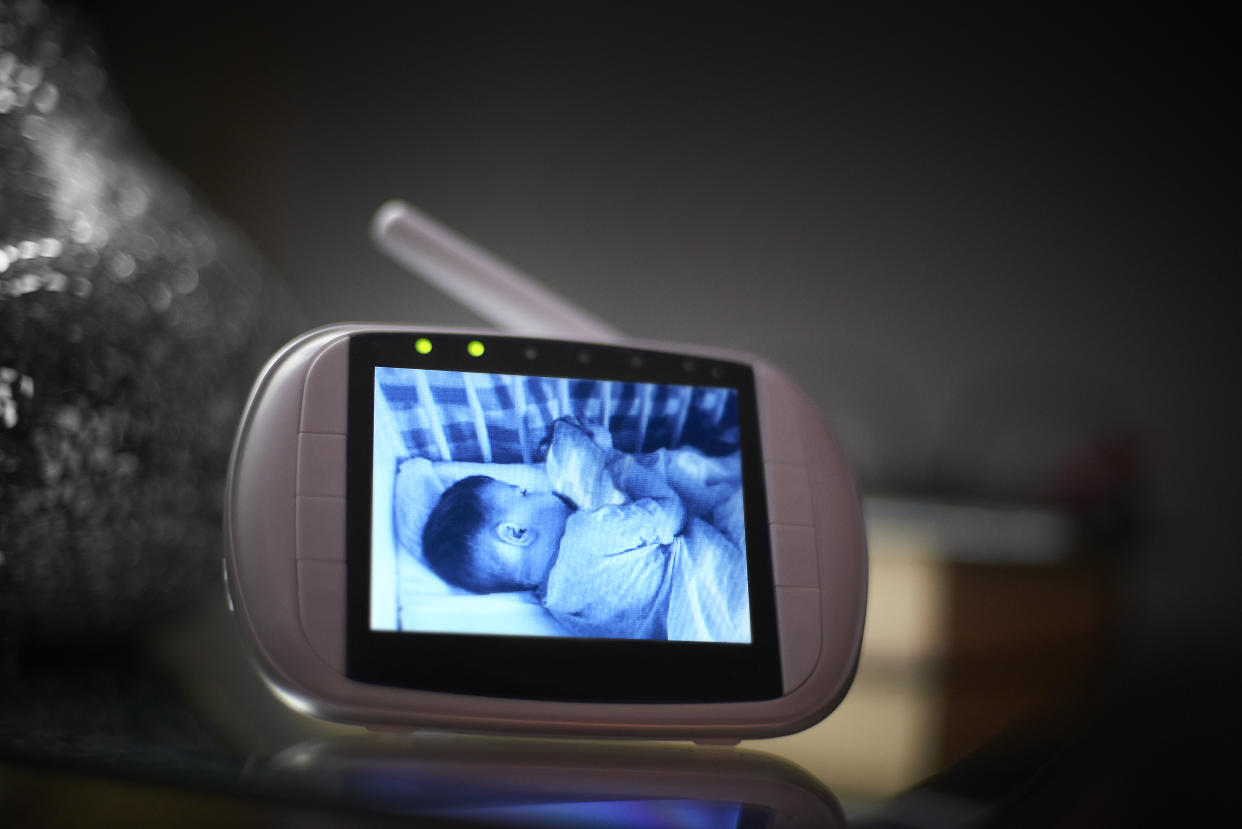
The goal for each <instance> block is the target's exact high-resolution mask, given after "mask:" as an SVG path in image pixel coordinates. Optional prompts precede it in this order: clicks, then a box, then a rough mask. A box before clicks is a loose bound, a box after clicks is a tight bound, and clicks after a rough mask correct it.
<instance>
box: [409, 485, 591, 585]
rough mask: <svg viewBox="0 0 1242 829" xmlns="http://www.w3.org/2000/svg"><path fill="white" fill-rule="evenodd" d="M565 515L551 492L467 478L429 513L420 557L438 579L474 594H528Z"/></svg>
mask: <svg viewBox="0 0 1242 829" xmlns="http://www.w3.org/2000/svg"><path fill="white" fill-rule="evenodd" d="M570 512H572V508H571V507H570V506H569V505H568V504H567V503H566V502H565V501H563V500H562V499H561V497H560V496H558V495H557V494H556V493H554V492H531V491H528V490H524V489H522V488H521V487H517V486H514V485H512V484H506V483H504V482H502V481H498V480H496V479H495V478H491V477H488V476H487V475H471V476H470V477H468V478H463V479H461V480H460V481H458V482H457V483H455V484H453V485H452V486H450V487H449V488H448V489H446V490H445V491H444V494H443V495H441V496H440V500H439V501H437V502H436V505H435V507H434V508H433V509H432V510H431V515H430V516H428V518H427V525H426V526H425V527H424V528H423V556H424V557H425V558H426V559H427V563H428V564H429V565H430V566H431V569H433V570H434V571H435V572H436V573H437V574H438V575H439V576H440V578H442V579H444V580H445V581H446V582H448V583H449V584H453V585H456V586H458V587H464V588H465V589H467V590H470V591H472V592H474V593H495V592H498V591H502V590H528V589H530V588H532V587H536V586H538V585H539V583H540V582H541V581H542V580H543V576H544V573H545V572H546V571H547V569H548V565H549V564H550V563H551V561H552V558H553V557H554V556H555V555H556V551H557V548H558V547H559V546H560V543H561V536H562V535H563V534H564V532H565V521H566V520H567V519H568V518H569V514H570Z"/></svg>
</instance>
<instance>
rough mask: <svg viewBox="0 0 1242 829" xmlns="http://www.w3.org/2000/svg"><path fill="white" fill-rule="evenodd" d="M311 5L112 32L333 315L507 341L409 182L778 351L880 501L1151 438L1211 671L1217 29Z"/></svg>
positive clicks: (1219, 155)
mask: <svg viewBox="0 0 1242 829" xmlns="http://www.w3.org/2000/svg"><path fill="white" fill-rule="evenodd" d="M311 5H313V4H308V5H307V7H304V6H303V5H302V4H288V5H287V7H285V8H282V7H281V6H280V4H276V5H275V6H273V5H263V7H262V8H260V9H258V10H256V9H254V8H252V7H251V5H249V4H238V3H223V4H208V5H201V4H200V5H197V6H195V8H194V11H193V12H187V11H185V10H182V9H180V8H174V7H173V4H158V3H120V4H115V3H109V4H106V5H99V6H98V7H95V6H94V5H89V4H88V5H87V6H84V7H83V13H84V14H87V15H88V16H89V17H91V18H92V19H93V20H94V21H95V23H96V25H98V26H99V29H100V32H101V35H102V38H103V42H104V44H105V49H106V50H107V55H106V60H107V63H108V64H109V65H110V66H111V68H112V71H113V80H114V82H115V83H116V85H117V87H118V89H119V91H120V93H121V95H122V97H123V99H125V100H126V101H127V102H128V104H129V106H130V107H131V109H132V112H133V115H134V118H135V120H136V121H137V122H138V124H139V126H140V128H141V129H142V130H143V132H144V133H145V134H146V135H147V136H148V138H149V140H150V141H151V143H152V144H153V146H154V147H155V149H156V150H157V152H159V153H160V154H161V155H163V156H164V157H165V158H166V159H167V160H168V161H170V162H171V163H172V164H173V165H174V166H176V167H177V168H179V169H180V170H182V171H183V172H184V173H185V174H186V175H187V176H188V177H189V178H190V179H191V180H192V181H193V182H194V184H195V185H196V186H197V187H198V188H199V189H200V190H201V191H202V192H203V194H204V195H205V196H206V198H207V199H208V200H209V201H210V202H212V203H213V204H214V205H215V206H216V207H217V208H218V209H219V210H220V211H221V212H222V213H223V214H225V215H227V216H229V217H231V218H232V219H233V220H234V221H235V222H236V223H237V224H238V225H239V226H240V227H241V229H242V230H243V231H244V232H245V233H246V234H247V235H248V236H249V237H250V238H251V239H252V240H253V241H254V242H255V243H256V245H257V246H258V247H259V248H260V249H261V250H262V251H263V252H264V253H265V254H266V255H267V256H268V257H269V258H270V261H271V262H272V264H273V266H274V268H275V269H276V270H277V271H278V272H279V273H281V274H282V275H283V277H284V278H285V279H286V280H287V281H288V283H289V285H290V286H291V288H292V291H293V293H294V294H295V295H296V296H297V297H298V299H299V300H300V302H301V303H302V304H303V306H304V307H305V309H306V311H307V313H308V316H309V317H310V318H311V320H312V321H313V322H326V321H329V320H335V319H387V320H395V319H401V320H411V321H426V322H429V323H440V324H472V323H475V322H477V320H475V319H474V318H473V317H472V316H471V315H470V314H469V313H468V312H466V311H464V310H462V309H460V308H458V307H457V306H455V305H453V304H452V303H451V302H450V301H449V300H447V299H444V298H442V297H440V296H439V295H437V294H436V293H434V292H433V291H432V290H431V289H429V288H426V287H424V286H423V285H421V284H420V283H418V282H417V281H416V280H414V279H413V278H411V277H409V276H408V275H406V274H404V273H403V272H402V271H400V269H399V268H397V267H396V266H395V265H393V264H391V263H389V262H388V261H387V260H385V259H384V258H382V257H381V256H380V255H379V254H378V253H376V252H375V251H374V250H373V249H372V247H371V245H370V243H369V241H368V240H367V238H366V225H367V222H368V219H369V217H370V215H371V213H372V212H373V210H374V209H375V208H376V207H377V206H378V205H379V204H380V203H381V202H383V201H384V200H386V199H389V198H393V197H399V198H404V199H407V200H409V201H411V202H413V203H415V204H417V205H419V206H420V207H422V208H423V209H425V210H426V211H428V212H430V213H431V214H433V215H435V216H437V217H439V218H440V219H441V220H443V221H444V222H445V223H447V224H448V225H450V226H452V227H455V228H456V229H458V230H460V231H461V232H463V233H465V234H466V235H468V236H470V237H472V238H474V239H475V240H477V241H479V242H480V243H482V244H483V245H485V246H486V247H488V248H490V249H491V250H493V251H495V252H497V253H499V254H500V255H502V256H503V257H505V258H507V259H508V260H509V261H511V262H513V263H515V264H517V265H518V266H520V267H521V268H523V269H524V270H526V271H527V272H529V273H531V274H534V275H536V276H538V277H540V278H542V279H544V280H546V281H547V282H548V283H550V284H551V285H553V286H554V287H556V288H557V289H559V290H561V291H563V292H564V293H565V294H566V295H568V296H569V297H570V298H571V299H574V300H576V301H578V302H580V303H582V304H584V305H587V306H589V307H591V308H592V309H594V310H596V311H597V312H600V313H603V314H604V315H605V316H607V317H609V318H610V319H611V320H612V321H613V322H614V323H615V324H617V325H618V326H620V327H621V328H622V329H623V330H625V331H627V332H629V333H632V334H634V335H638V336H642V337H651V338H661V339H670V340H683V341H687V342H696V341H698V342H710V343H716V344H724V345H732V346H736V347H740V348H743V349H748V350H752V351H755V352H758V353H761V354H763V355H765V356H767V357H769V358H771V359H772V360H774V361H776V362H777V363H780V364H783V365H784V366H785V367H786V368H788V369H789V370H790V371H791V372H792V373H793V374H794V375H795V376H796V377H797V378H799V379H800V380H801V381H802V382H803V383H805V384H806V385H807V387H808V388H809V389H810V390H811V391H812V393H813V394H814V395H815V396H816V397H817V398H818V399H819V401H820V402H821V403H822V404H823V405H824V406H825V408H826V409H827V410H828V411H829V413H830V414H831V416H832V417H833V419H834V421H835V423H836V425H837V427H838V429H839V431H840V432H841V434H842V437H843V439H844V441H845V443H846V445H847V448H848V450H849V451H850V453H851V455H852V457H853V458H854V460H855V463H856V465H857V467H858V470H859V473H860V476H861V477H862V479H863V481H864V483H865V484H866V485H867V487H868V489H869V490H872V491H881V490H889V491H898V492H915V493H933V494H954V495H965V496H967V497H972V498H996V497H1003V498H1029V497H1036V496H1043V495H1046V494H1048V493H1049V492H1050V491H1051V490H1053V489H1054V488H1055V485H1056V482H1057V481H1058V480H1062V479H1063V478H1064V475H1065V470H1066V469H1069V468H1072V467H1074V465H1075V463H1076V462H1077V463H1083V462H1084V460H1083V459H1084V458H1086V459H1088V461H1087V462H1089V459H1090V458H1092V457H1095V455H1094V454H1093V453H1095V452H1096V451H1097V450H1098V449H1099V448H1100V447H1112V448H1117V447H1120V450H1119V451H1120V452H1121V453H1122V454H1123V455H1124V456H1125V458H1126V459H1127V460H1126V461H1125V462H1124V463H1123V464H1122V465H1123V466H1124V465H1125V463H1131V464H1132V467H1127V468H1128V469H1129V468H1132V469H1134V470H1138V471H1137V472H1134V473H1132V474H1133V476H1134V478H1135V480H1136V481H1137V482H1138V483H1137V485H1136V487H1135V489H1136V490H1137V491H1139V492H1141V493H1144V494H1142V495H1140V496H1139V497H1138V498H1137V499H1136V502H1135V503H1136V504H1138V507H1137V509H1138V510H1139V511H1140V512H1141V514H1142V515H1143V516H1144V518H1145V523H1144V524H1143V528H1144V532H1143V533H1142V535H1141V537H1140V540H1139V542H1138V543H1136V544H1135V545H1133V546H1134V550H1133V551H1132V553H1131V555H1133V556H1134V558H1133V561H1134V563H1135V564H1134V568H1133V569H1132V571H1131V572H1132V573H1133V574H1134V581H1133V587H1134V590H1133V593H1132V595H1133V597H1134V600H1135V602H1137V604H1138V605H1139V606H1140V607H1141V608H1142V610H1143V611H1144V612H1143V613H1141V614H1139V616H1140V617H1141V618H1142V619H1144V620H1145V621H1144V624H1146V625H1148V628H1149V630H1150V631H1155V632H1158V631H1171V630H1178V631H1181V630H1188V631H1193V633H1192V635H1191V637H1190V638H1188V639H1187V638H1183V637H1178V641H1179V643H1181V644H1179V645H1178V647H1182V646H1183V644H1184V643H1185V642H1186V641H1191V642H1195V643H1200V644H1203V645H1204V653H1206V654H1208V658H1211V654H1212V653H1213V652H1214V650H1213V649H1214V648H1216V647H1217V646H1218V645H1217V644H1216V643H1213V642H1212V641H1211V638H1210V636H1206V635H1201V634H1202V633H1203V632H1204V631H1212V632H1213V633H1212V635H1215V634H1216V633H1218V632H1220V631H1221V630H1223V629H1225V628H1228V627H1229V626H1228V625H1227V624H1226V622H1227V620H1228V619H1230V618H1232V614H1231V613H1230V612H1229V607H1230V601H1231V599H1230V598H1229V597H1230V595H1231V593H1232V591H1231V589H1230V588H1229V587H1228V586H1227V585H1230V584H1232V582H1231V580H1230V579H1228V578H1225V576H1227V575H1233V574H1235V573H1236V571H1237V565H1236V564H1235V561H1236V551H1237V543H1236V532H1235V531H1234V529H1233V527H1232V526H1230V524H1229V523H1228V522H1227V521H1226V520H1224V516H1226V515H1227V514H1228V510H1229V508H1230V507H1231V506H1232V504H1233V503H1234V502H1235V501H1236V497H1237V496H1238V495H1239V494H1242V493H1239V487H1238V485H1237V483H1236V480H1237V479H1236V474H1235V470H1236V469H1237V468H1238V466H1239V462H1240V461H1242V457H1240V455H1242V453H1240V452H1239V441H1238V440H1237V438H1236V436H1235V429H1236V426H1235V422H1236V420H1237V414H1238V411H1239V406H1238V402H1239V401H1238V392H1237V385H1238V376H1239V372H1238V368H1239V366H1238V355H1239V353H1240V349H1239V346H1240V345H1242V343H1240V342H1239V336H1238V334H1237V320H1238V308H1239V303H1238V298H1239V292H1238V289H1237V285H1236V281H1237V275H1238V265H1239V262H1238V258H1239V257H1238V244H1237V228H1238V226H1239V224H1238V219H1239V215H1238V212H1239V211H1238V207H1237V198H1236V192H1237V185H1238V175H1237V173H1238V170H1237V160H1236V153H1235V148H1236V147H1237V146H1238V143H1239V142H1238V137H1239V136H1238V133H1237V129H1236V127H1234V126H1233V125H1232V122H1231V120H1230V118H1229V111H1230V110H1231V109H1234V108H1236V107H1234V106H1233V105H1232V104H1231V103H1230V102H1231V100H1232V99H1233V98H1234V97H1236V95H1234V94H1233V91H1232V88H1231V87H1230V86H1229V82H1228V80H1227V78H1229V77H1231V76H1232V75H1233V74H1234V72H1233V71H1232V70H1235V69H1236V63H1237V60H1236V56H1235V55H1234V54H1232V52H1233V51H1235V50H1233V49H1232V48H1231V46H1232V44H1230V43H1229V42H1227V38H1226V36H1225V32H1226V31H1228V27H1227V26H1226V25H1225V23H1224V21H1223V20H1219V19H1212V18H1211V17H1200V16H1193V15H1190V14H1184V15H1181V16H1178V17H1176V18H1174V19H1167V18H1163V19H1157V18H1132V17H1124V16H1116V15H1105V14H1099V15H1095V16H1089V15H1084V14H1081V13H1079V12H1077V11H1075V12H1072V13H1060V14H1052V13H1048V12H1044V11H1042V10H1040V11H1031V12H1025V13H1023V12H1006V13H1003V14H1002V13H998V12H992V11H985V12H972V13H967V12H963V11H955V12H954V13H951V14H949V13H943V14H942V12H941V10H940V9H938V8H928V7H924V6H920V5H916V4H911V5H909V6H885V7H883V8H874V7H868V10H867V11H865V12H862V11H859V10H857V9H843V10H833V11H829V12H827V13H823V14H816V15H811V14H810V13H809V12H804V11H801V10H797V9H795V8H794V7H789V8H770V7H764V8H763V10H762V11H761V10H760V8H759V7H758V6H754V5H745V6H741V5H737V6H734V5H725V6H721V5H718V4H681V5H677V6H676V7H673V8H669V7H666V5H665V4H646V5H640V6H638V7H637V8H635V7H633V6H632V5H631V4H586V5H582V6H579V5H576V4H548V3H541V4H533V5H530V4H508V3H494V4H479V3H420V4H402V5H400V6H399V7H396V8H390V6H389V4H376V3H365V2H364V3H357V2H354V3H348V4H338V5H335V6H330V7H326V8H320V7H319V6H318V5H313V8H312V7H310V6H311ZM393 5H394V6H395V4H393ZM1126 474H1131V473H1126ZM1192 597H1193V598H1192ZM1222 626H1223V627H1222Z"/></svg>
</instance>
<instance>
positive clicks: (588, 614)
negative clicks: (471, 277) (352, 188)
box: [227, 326, 866, 739]
mask: <svg viewBox="0 0 1242 829" xmlns="http://www.w3.org/2000/svg"><path fill="white" fill-rule="evenodd" d="M228 524H229V526H228V530H229V539H230V553H229V556H228V557H227V571H228V573H229V574H230V577H231V595H232V596H233V598H234V600H235V603H236V604H237V605H238V606H239V608H240V610H241V614H240V615H241V617H242V620H243V622H244V629H245V630H247V631H248V632H249V633H250V634H251V636H252V639H253V641H254V642H255V644H256V645H257V650H258V654H259V656H260V660H259V661H260V664H261V665H262V666H263V668H264V672H265V675H266V676H267V677H268V679H269V680H270V681H271V684H272V685H273V686H274V687H275V688H276V689H277V690H278V692H279V693H281V695H282V696H283V697H284V698H285V699H287V700H288V701H290V702H292V703H294V704H295V705H298V706H300V707H303V708H304V709H307V710H309V711H311V712H313V713H316V714H319V715H321V716H326V717H329V718H336V719H343V720H347V721H354V722H364V723H369V724H388V725H399V724H410V725H439V726H443V727H452V728H466V729H478V730H518V731H523V730H525V731H534V732H552V733H626V734H635V735H649V736H682V737H692V738H699V739H709V738H724V739H728V738H734V737H741V736H750V735H753V736H765V735H772V734H778V733H786V732H788V731H791V730H796V729H797V728H800V727H805V726H806V725H809V724H811V723H812V722H814V721H816V720H818V719H819V718H820V717H822V716H823V715H824V714H826V713H827V711H828V710H830V709H831V707H833V706H834V705H835V704H836V703H837V702H838V701H839V700H840V698H841V697H842V696H843V695H844V693H845V689H846V688H847V687H848V684H849V681H850V678H851V676H852V673H853V670H854V667H855V665H856V660H857V654H858V646H859V642H860V639H861V630H862V614H863V604H864V600H865V578H866V565H865V554H864V552H863V544H862V534H861V523H860V519H859V514H858V504H857V499H856V497H855V496H854V494H853V491H852V488H851V484H850V480H849V476H848V473H847V472H846V469H845V467H844V464H843V463H842V460H841V456H840V453H839V452H838V451H837V449H836V447H835V445H834V444H833V443H832V441H831V439H830V438H829V436H828V434H827V432H826V431H825V429H824V427H823V425H822V422H821V420H820V418H819V416H818V414H817V412H816V411H815V409H814V407H813V406H811V405H810V404H809V403H808V402H807V401H806V398H805V396H804V395H802V393H801V392H799V391H798V390H797V389H796V387H794V386H793V384H792V383H790V382H789V381H788V380H787V379H786V378H785V377H784V376H783V375H781V374H780V373H779V372H777V371H775V370H774V369H772V368H771V367H769V366H767V365H766V364H764V363H762V362H760V361H756V360H753V359H751V358H747V357H745V356H744V355H738V354H733V353H727V352H717V351H711V350H690V351H687V350H678V351H670V350H667V349H665V348H662V347H658V346H649V345H643V344H635V343H613V344H597V343H588V342H566V341H553V340H543V339H534V338H526V337H509V336H498V335H491V334H478V333H476V334H470V333H462V332H449V331H436V330H432V329H414V328H406V327H366V326H335V327H330V328H326V329H320V330H318V331H314V332H310V333H308V334H307V335H304V336H303V337H302V338H300V339H299V340H297V341H295V342H294V343H292V344H291V345H290V346H289V347H287V348H286V350H285V351H284V352H282V353H281V354H280V355H277V357H276V358H275V359H274V360H273V361H272V363H271V364H270V365H269V367H268V368H267V370H266V371H265V373H264V375H263V376H262V377H261V378H260V380H259V382H258V384H257V385H256V389H255V393H254V395H253V396H252V399H251V402H250V405H249V406H248V410H247V414H246V417H245V419H244V421H243V424H242V427H241V430H240V432H239V436H238V443H237V446H236V449H235V453H234V459H233V467H232V470H231V475H230V492H229V497H228ZM290 588H292V589H290Z"/></svg>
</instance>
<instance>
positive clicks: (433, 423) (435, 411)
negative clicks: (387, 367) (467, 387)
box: [414, 369, 453, 461]
mask: <svg viewBox="0 0 1242 829" xmlns="http://www.w3.org/2000/svg"><path fill="white" fill-rule="evenodd" d="M414 386H415V388H417V389H418V400H419V402H420V403H421V404H422V407H423V411H424V412H425V413H426V415H427V421H428V425H429V426H430V428H431V434H432V435H433V436H434V437H435V439H436V446H437V447H438V448H439V449H440V460H442V461H451V460H453V453H452V452H451V451H450V450H449V443H448V437H447V436H446V435H445V434H444V424H443V423H441V422H440V407H439V405H438V404H437V403H436V400H435V398H434V397H432V396H431V383H430V381H429V380H428V379H427V372H425V371H423V370H422V369H415V370H414Z"/></svg>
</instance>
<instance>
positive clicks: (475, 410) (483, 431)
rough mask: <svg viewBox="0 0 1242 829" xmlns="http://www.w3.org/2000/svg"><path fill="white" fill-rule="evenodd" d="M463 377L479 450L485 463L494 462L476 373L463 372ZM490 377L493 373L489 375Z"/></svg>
mask: <svg viewBox="0 0 1242 829" xmlns="http://www.w3.org/2000/svg"><path fill="white" fill-rule="evenodd" d="M458 376H460V377H461V379H462V383H463V384H464V385H465V387H466V400H467V401H468V402H469V403H470V414H471V415H472V416H473V418H474V435H475V437H476V438H477V439H478V441H479V451H480V452H481V453H482V455H483V463H491V462H492V441H491V436H490V435H489V434H488V431H487V416H486V415H484V414H483V407H482V406H481V405H479V395H478V392H476V391H475V388H474V384H475V382H476V380H475V375H473V374H461V375H458ZM488 376H489V377H490V376H491V375H488Z"/></svg>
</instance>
